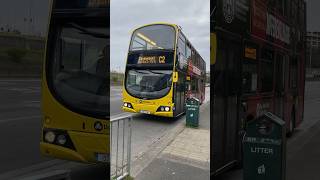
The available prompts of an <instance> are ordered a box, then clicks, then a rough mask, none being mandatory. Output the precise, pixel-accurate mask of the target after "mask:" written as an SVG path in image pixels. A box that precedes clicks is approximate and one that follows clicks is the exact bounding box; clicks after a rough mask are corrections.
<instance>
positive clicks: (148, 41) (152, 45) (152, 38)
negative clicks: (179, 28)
mask: <svg viewBox="0 0 320 180" xmlns="http://www.w3.org/2000/svg"><path fill="white" fill-rule="evenodd" d="M174 44H175V29H174V28H173V27H172V26H169V25H150V26H145V27H142V28H139V29H137V30H136V31H135V32H134V33H133V35H132V38H131V43H130V51H138V50H173V49H174Z"/></svg>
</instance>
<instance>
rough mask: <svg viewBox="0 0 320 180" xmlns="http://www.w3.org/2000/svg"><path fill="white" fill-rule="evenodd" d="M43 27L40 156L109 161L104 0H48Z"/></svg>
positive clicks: (88, 161) (85, 160) (107, 52)
mask: <svg viewBox="0 0 320 180" xmlns="http://www.w3.org/2000/svg"><path fill="white" fill-rule="evenodd" d="M48 28H49V29H48V35H47V40H46V51H45V62H44V66H43V77H42V112H43V119H42V121H43V127H42V135H41V142H40V150H41V153H42V154H44V155H46V156H50V157H54V158H60V159H66V160H73V161H80V162H85V163H98V162H101V163H105V162H109V159H110V157H109V154H110V151H109V147H110V145H109V122H110V121H109V103H108V98H107V97H108V96H109V88H108V87H109V78H107V77H108V73H109V33H108V32H109V28H110V26H109V1H107V0H102V1H101V0H100V1H96V0H94V1H92V0H81V1H80V0H69V1H64V0H54V1H53V2H52V8H51V13H50V18H49V27H48Z"/></svg>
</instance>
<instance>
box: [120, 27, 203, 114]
mask: <svg viewBox="0 0 320 180" xmlns="http://www.w3.org/2000/svg"><path fill="white" fill-rule="evenodd" d="M205 77H206V64H205V61H204V60H203V59H202V58H201V56H200V55H199V53H198V52H197V51H196V49H195V48H194V47H193V46H192V44H191V43H190V41H189V40H188V39H187V38H186V36H185V35H184V34H183V33H182V31H181V28H180V27H179V26H177V25H175V24H168V23H154V24H149V25H145V26H142V27H139V28H137V29H136V30H134V31H133V34H132V37H131V41H130V46H129V52H128V56H127V64H126V71H125V79H124V86H123V107H122V108H123V110H124V111H127V112H133V113H144V114H152V115H157V116H164V117H177V116H179V115H181V114H183V113H184V112H185V101H186V98H188V97H195V98H197V99H199V101H200V103H202V102H203V101H204V98H205Z"/></svg>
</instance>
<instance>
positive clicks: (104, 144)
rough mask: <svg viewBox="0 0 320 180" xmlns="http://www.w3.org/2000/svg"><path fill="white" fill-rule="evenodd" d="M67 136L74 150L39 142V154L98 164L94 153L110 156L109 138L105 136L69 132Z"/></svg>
mask: <svg viewBox="0 0 320 180" xmlns="http://www.w3.org/2000/svg"><path fill="white" fill-rule="evenodd" d="M68 134H69V136H70V138H71V140H72V142H73V145H74V147H75V149H76V150H73V149H69V148H66V147H63V146H59V145H55V144H50V143H46V142H40V151H41V153H42V154H43V155H46V156H50V157H55V158H59V159H66V160H72V161H80V162H85V163H99V162H98V161H97V158H96V153H101V154H110V152H109V136H107V135H105V134H95V133H84V132H74V131H69V132H68Z"/></svg>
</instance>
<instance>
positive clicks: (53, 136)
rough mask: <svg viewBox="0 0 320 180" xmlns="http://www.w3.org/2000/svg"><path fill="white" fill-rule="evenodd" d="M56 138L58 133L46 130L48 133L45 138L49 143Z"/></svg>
mask: <svg viewBox="0 0 320 180" xmlns="http://www.w3.org/2000/svg"><path fill="white" fill-rule="evenodd" d="M55 138H56V135H55V134H54V132H52V131H48V132H46V134H45V135H44V139H45V140H46V141H47V142H49V143H53V142H54V140H55Z"/></svg>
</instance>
